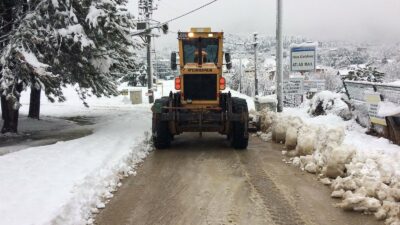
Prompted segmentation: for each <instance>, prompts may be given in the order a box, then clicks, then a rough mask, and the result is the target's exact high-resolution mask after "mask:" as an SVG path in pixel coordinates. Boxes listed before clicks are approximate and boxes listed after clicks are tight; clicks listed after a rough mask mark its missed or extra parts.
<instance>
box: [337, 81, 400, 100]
mask: <svg viewBox="0 0 400 225" xmlns="http://www.w3.org/2000/svg"><path fill="white" fill-rule="evenodd" d="M343 84H344V87H345V89H346V92H347V95H348V97H349V98H350V99H352V100H356V101H361V102H365V95H366V94H370V93H379V94H380V95H381V98H382V100H385V101H390V102H393V103H395V104H400V86H394V85H388V84H377V83H371V82H363V81H347V80H346V81H344V82H343Z"/></svg>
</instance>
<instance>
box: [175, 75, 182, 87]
mask: <svg viewBox="0 0 400 225" xmlns="http://www.w3.org/2000/svg"><path fill="white" fill-rule="evenodd" d="M175 90H181V78H180V77H176V78H175Z"/></svg>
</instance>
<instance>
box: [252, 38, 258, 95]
mask: <svg viewBox="0 0 400 225" xmlns="http://www.w3.org/2000/svg"><path fill="white" fill-rule="evenodd" d="M257 36H258V34H257V33H254V34H253V39H254V43H253V46H254V96H257V95H258V79H257V46H258V42H257V41H258V37H257Z"/></svg>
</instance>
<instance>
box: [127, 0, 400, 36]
mask: <svg viewBox="0 0 400 225" xmlns="http://www.w3.org/2000/svg"><path fill="white" fill-rule="evenodd" d="M209 1H210V0H161V1H159V2H158V4H159V8H158V10H157V11H155V12H154V16H153V18H154V19H157V20H160V21H166V20H168V19H170V18H173V17H175V16H178V15H180V14H183V13H185V12H187V11H189V10H191V9H193V8H196V7H198V6H200V5H202V4H205V3H207V2H209ZM283 2H284V24H283V26H284V33H285V34H288V35H301V36H305V37H310V38H313V39H315V40H316V41H318V40H350V41H351V40H355V41H368V42H371V41H373V42H375V41H378V42H400V0H283ZM130 9H131V10H133V12H134V13H135V16H137V0H130ZM275 18H276V0H219V1H217V2H216V3H214V4H212V5H210V6H208V7H207V8H204V9H201V10H200V11H197V12H195V13H193V14H191V15H188V16H186V17H184V18H181V19H179V20H177V21H175V22H172V23H171V24H170V29H171V30H172V31H177V30H183V31H186V30H188V29H189V28H190V27H212V28H213V30H223V31H225V32H227V33H240V34H246V33H248V34H249V35H250V34H251V33H253V32H255V31H257V32H258V33H260V34H267V35H274V34H275ZM175 38H176V34H170V35H167V36H164V37H161V38H159V40H158V42H159V43H162V44H167V43H168V44H169V43H173V41H174V40H175Z"/></svg>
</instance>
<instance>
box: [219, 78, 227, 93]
mask: <svg viewBox="0 0 400 225" xmlns="http://www.w3.org/2000/svg"><path fill="white" fill-rule="evenodd" d="M225 87H226V81H225V78H223V77H221V78H219V89H220V90H225Z"/></svg>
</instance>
